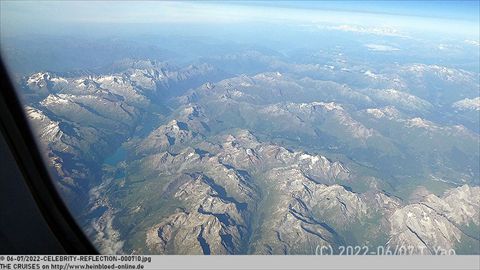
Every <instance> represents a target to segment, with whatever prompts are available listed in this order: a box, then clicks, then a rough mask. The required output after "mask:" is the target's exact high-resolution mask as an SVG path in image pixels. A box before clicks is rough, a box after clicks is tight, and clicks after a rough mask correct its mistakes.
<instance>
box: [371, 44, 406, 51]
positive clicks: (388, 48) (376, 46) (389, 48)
mask: <svg viewBox="0 0 480 270" xmlns="http://www.w3.org/2000/svg"><path fill="white" fill-rule="evenodd" d="M364 46H365V47H367V48H368V49H369V50H371V51H378V52H393V51H399V50H400V49H399V48H395V47H392V46H388V45H381V44H365V45H364Z"/></svg>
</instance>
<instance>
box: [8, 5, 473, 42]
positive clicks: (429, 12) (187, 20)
mask: <svg viewBox="0 0 480 270" xmlns="http://www.w3.org/2000/svg"><path fill="white" fill-rule="evenodd" d="M0 5H1V9H0V12H1V14H0V15H1V16H0V17H1V30H2V35H21V34H26V35H28V34H31V33H40V34H55V33H58V32H67V33H68V32H75V31H76V29H77V28H78V29H82V27H83V29H84V30H85V26H86V25H88V27H89V28H91V29H89V31H94V28H95V27H92V25H108V24H147V25H148V24H151V25H156V27H168V26H170V25H180V24H241V23H276V24H298V25H313V26H325V25H335V24H337V25H345V24H347V25H362V26H367V27H378V26H380V27H391V28H395V29H406V30H409V29H415V30H417V31H429V32H445V33H450V34H453V33H455V34H462V35H465V36H468V38H470V39H474V40H478V35H479V33H478V32H479V12H480V10H479V9H480V7H479V1H478V0H477V1H475V0H474V1H320V2H313V1H307V2H287V1H280V2H271V1H270V2H266V1H239V2H216V1H207V2H198V1H197V2H186V1H181V2H166V1H153V2H139V1H136V2H129V1H118V2H115V1H108V2H102V1H35V2H30V1H1V2H0Z"/></svg>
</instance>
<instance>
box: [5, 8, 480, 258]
mask: <svg viewBox="0 0 480 270" xmlns="http://www.w3.org/2000/svg"><path fill="white" fill-rule="evenodd" d="M0 10H1V16H0V17H1V28H0V30H1V31H0V34H1V36H0V37H1V40H0V41H1V47H0V52H1V56H2V60H3V62H4V65H5V66H6V67H7V69H8V72H9V75H10V76H9V77H10V80H11V81H12V83H13V84H14V86H15V88H16V91H17V93H18V96H19V98H20V99H21V100H22V106H23V110H24V113H25V116H26V117H27V119H28V121H29V124H30V126H31V128H32V130H33V132H34V135H35V137H36V139H37V142H38V145H39V147H40V148H39V149H40V152H41V153H42V155H43V158H44V161H45V164H47V166H48V168H49V171H50V174H51V177H52V181H54V184H55V187H56V189H57V190H58V192H59V193H60V195H61V196H62V198H63V200H64V202H65V204H66V205H67V206H68V209H69V211H70V213H71V214H72V216H73V217H75V220H76V222H77V224H78V226H79V227H81V228H82V230H83V232H84V234H85V235H86V236H87V237H88V239H89V240H90V241H91V243H92V244H93V245H94V246H95V248H96V249H97V250H98V251H99V252H100V253H102V254H165V255H168V254H169V255H193V254H205V255H207V254H212V255H227V254H229V255H236V254H243V255H267V254H275V255H282V254H285V255H295V254H303V255H326V254H327V253H328V254H340V255H359V254H361V255H363V254H370V255H383V254H395V255H410V254H417V255H418V254H423V255H427V254H428V255H430V254H432V255H452V254H462V255H479V254H480V236H479V234H480V149H479V147H480V146H479V144H480V89H479V88H480V79H479V78H480V70H479V69H480V43H479V42H480V34H479V32H480V30H479V2H478V1H460V2H454V1H428V2H426V1H423V2H418V1H401V2H395V1H386V2H382V1H378V2H377V1H374V2H372V1H321V2H298V3H297V2H283V1H279V2H255V1H246V2H184V1H180V2H173V3H170V2H163V1H159V2H135V3H131V2H90V1H85V2H57V1H53V2H38V3H37V2H35V3H33V2H28V1H2V2H1V9H0Z"/></svg>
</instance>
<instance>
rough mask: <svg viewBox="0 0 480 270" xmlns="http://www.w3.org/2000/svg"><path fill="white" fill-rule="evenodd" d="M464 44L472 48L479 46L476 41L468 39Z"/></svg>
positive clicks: (479, 43)
mask: <svg viewBox="0 0 480 270" xmlns="http://www.w3.org/2000/svg"><path fill="white" fill-rule="evenodd" d="M465 43H467V44H470V45H473V46H480V42H479V41H477V40H469V39H467V40H465Z"/></svg>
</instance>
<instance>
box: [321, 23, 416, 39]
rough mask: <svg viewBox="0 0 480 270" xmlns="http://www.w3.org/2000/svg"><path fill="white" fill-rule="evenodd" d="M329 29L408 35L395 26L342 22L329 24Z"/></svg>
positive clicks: (384, 34) (372, 33)
mask: <svg viewBox="0 0 480 270" xmlns="http://www.w3.org/2000/svg"><path fill="white" fill-rule="evenodd" d="M325 28H326V29H329V30H338V31H344V32H355V33H362V34H371V35H379V36H392V37H408V36H407V35H405V34H403V33H401V32H400V31H399V30H397V29H396V28H393V27H387V26H383V27H365V26H360V25H348V24H342V25H337V26H327V27H325Z"/></svg>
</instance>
